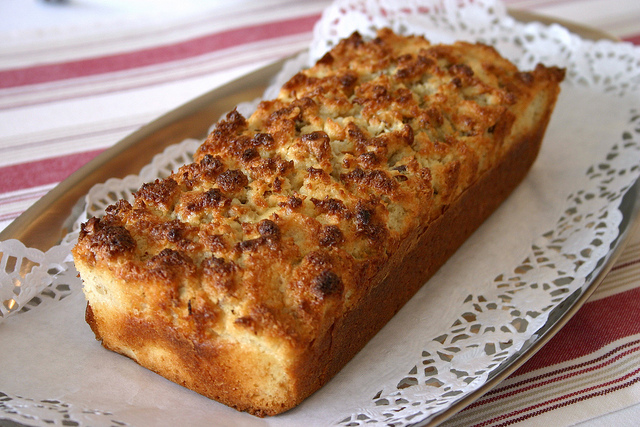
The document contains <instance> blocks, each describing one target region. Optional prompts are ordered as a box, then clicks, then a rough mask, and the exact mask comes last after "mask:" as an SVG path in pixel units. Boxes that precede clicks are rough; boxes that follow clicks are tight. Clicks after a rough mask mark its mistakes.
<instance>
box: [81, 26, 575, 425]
mask: <svg viewBox="0 0 640 427" xmlns="http://www.w3.org/2000/svg"><path fill="white" fill-rule="evenodd" d="M562 76H563V72H562V71H561V70H558V69H555V68H545V67H542V66H539V67H537V68H536V69H535V70H534V71H532V72H520V71H518V70H517V69H516V67H515V66H513V65H512V64H511V63H509V62H508V61H506V60H504V59H503V58H501V57H500V56H499V55H498V54H497V53H496V52H495V50H494V49H493V48H491V47H488V46H483V45H474V44H468V43H456V44H454V45H449V46H440V45H438V46H436V45H431V44H430V43H429V42H427V41H426V40H425V39H423V38H421V37H413V36H409V37H402V36H398V35H395V34H394V33H392V32H391V31H389V30H381V31H380V32H379V34H378V37H377V38H375V39H373V40H371V41H365V40H363V39H362V38H361V37H360V36H359V35H358V34H357V33H356V34H354V35H352V36H351V37H350V38H348V39H346V40H344V41H342V42H341V43H340V44H338V45H337V46H336V47H335V48H334V49H333V50H332V51H331V52H330V53H327V54H326V55H325V56H324V57H323V58H322V59H321V60H320V61H319V62H318V63H317V65H315V66H314V67H312V68H311V69H309V70H306V71H302V72H300V73H298V74H297V75H295V76H294V77H293V78H292V79H291V80H290V81H289V82H288V83H286V84H285V85H284V87H283V88H282V90H281V93H280V95H279V97H278V98H277V99H274V100H269V101H264V102H262V103H260V105H259V106H258V108H257V111H256V112H255V113H254V114H253V115H252V116H251V117H249V118H245V117H243V116H241V115H240V114H239V113H238V112H236V111H232V112H231V113H229V114H228V115H227V117H226V118H225V119H224V120H223V121H221V122H220V123H219V124H218V125H217V126H216V127H215V129H214V130H213V132H212V133H211V134H210V135H209V137H208V138H207V139H206V141H205V142H204V143H203V144H202V145H201V147H200V148H199V149H198V151H197V152H196V154H195V159H194V162H193V163H192V164H189V165H186V166H183V167H181V168H180V169H179V170H177V171H175V172H174V173H173V174H172V175H171V176H169V177H168V178H166V179H162V180H157V181H155V182H152V183H148V184H145V185H144V186H142V188H140V190H139V191H138V192H137V193H136V195H135V200H134V201H133V202H132V203H129V202H126V201H120V202H118V203H117V204H115V205H113V206H111V207H110V208H108V210H107V214H106V216H104V217H103V218H93V219H91V220H90V221H89V222H88V223H86V224H85V225H84V226H83V228H82V231H81V234H80V239H79V243H78V245H77V247H76V248H75V249H74V256H75V259H76V262H77V263H78V265H79V269H80V270H81V271H82V270H86V271H97V272H98V273H95V274H96V277H98V278H99V280H95V281H94V282H99V283H98V285H96V286H94V287H92V288H91V289H90V290H89V291H88V298H89V300H90V303H91V305H92V306H94V307H93V308H94V311H97V309H98V308H99V307H97V306H99V305H100V304H102V303H104V304H117V305H118V307H119V308H118V309H119V310H121V311H122V312H126V313H129V315H130V316H134V317H136V318H137V319H138V320H139V321H144V320H145V319H147V320H149V321H151V319H152V318H153V322H154V324H162V325H165V326H166V327H167V328H171V329H172V330H173V331H175V332H176V333H177V334H178V335H180V336H183V337H190V338H189V339H190V340H192V341H194V342H197V343H206V342H216V341H220V342H222V341H229V342H235V343H239V344H238V345H254V346H258V347H260V348H261V349H262V351H264V352H267V353H270V354H279V355H286V354H294V353H295V351H297V350H296V349H303V348H309V347H310V346H313V344H314V341H315V340H316V339H317V338H318V337H319V336H322V335H323V334H325V333H326V331H327V330H329V329H330V328H332V325H333V324H334V322H335V319H336V318H339V317H340V316H343V315H344V313H346V312H348V311H349V310H351V309H352V307H354V306H356V305H357V304H358V302H359V301H360V300H361V299H362V298H363V297H364V295H366V294H367V293H368V292H369V291H370V289H371V279H372V278H373V277H374V276H375V275H376V274H377V273H378V272H379V271H380V269H381V268H383V266H384V265H385V263H386V262H387V261H388V260H389V258H390V257H391V256H393V254H394V253H395V252H397V251H398V249H399V247H400V246H401V244H402V243H403V241H404V240H405V239H406V238H407V236H408V235H409V233H410V232H411V231H412V230H415V229H416V228H419V227H424V224H429V223H430V222H432V221H433V220H434V219H436V218H438V217H439V216H441V215H442V214H443V213H444V212H446V211H447V209H448V207H449V205H450V204H452V203H453V202H454V201H455V200H456V199H457V198H458V197H459V196H460V195H461V194H462V193H463V192H464V191H465V190H466V189H467V188H469V187H470V186H471V185H473V184H474V182H476V181H477V180H478V179H479V177H481V176H482V175H483V173H484V172H485V171H487V170H489V169H490V168H492V167H493V166H494V165H495V164H496V162H498V161H499V159H501V157H502V156H503V155H504V153H505V152H506V150H508V149H509V147H510V144H512V142H513V137H512V136H513V135H514V134H517V132H518V128H517V126H518V124H517V122H516V118H517V117H518V115H522V114H528V115H531V114H534V113H530V112H529V110H526V112H525V108H526V107H527V105H528V103H530V102H531V100H532V99H534V97H535V96H536V94H535V93H534V91H533V90H532V88H536V90H539V89H540V85H541V83H540V82H547V83H545V84H548V85H557V83H558V82H559V81H560V80H562ZM525 119H527V120H529V121H534V120H537V118H536V117H533V116H532V117H529V118H525ZM514 123H516V124H515V125H514ZM87 276H91V273H87ZM92 277H93V276H92ZM105 277H108V278H109V280H107V282H108V281H111V280H112V281H114V282H117V283H120V284H121V285H118V286H115V288H117V290H114V289H112V288H110V287H109V285H108V283H104V282H105V279H104V278H105ZM83 278H85V275H84V274H83ZM85 280H86V279H85ZM92 298H93V300H92ZM158 322H160V323H158ZM194 345H195V344H194ZM113 347H116V346H115V345H114V346H113ZM283 349H286V350H283ZM119 351H122V352H125V351H124V350H122V349H120V350H119ZM129 355H130V356H132V357H134V358H136V356H135V354H129ZM278 357H280V356H278ZM282 357H284V356H282ZM276 358H277V357H276ZM283 375H285V374H283ZM285 376H286V375H285ZM216 398H217V397H216ZM221 400H223V401H224V398H221ZM237 406H239V407H240V408H241V409H245V408H243V407H242V405H237ZM254 412H257V413H261V412H260V411H254Z"/></svg>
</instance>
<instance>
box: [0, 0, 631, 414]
mask: <svg viewBox="0 0 640 427" xmlns="http://www.w3.org/2000/svg"><path fill="white" fill-rule="evenodd" d="M175 4H176V3H175V2H170V1H167V0H156V1H153V2H152V1H146V0H141V1H138V2H130V1H126V0H109V1H107V0H103V1H100V0H68V1H57V2H56V1H48V2H47V1H36V0H3V1H1V2H0V17H1V18H0V230H2V229H3V228H5V227H6V226H7V225H8V224H9V223H10V222H11V221H12V220H13V219H15V218H16V217H17V216H19V215H20V214H21V213H22V212H23V211H24V210H26V209H27V208H28V207H29V206H30V205H32V204H33V203H34V202H35V201H37V200H38V199H39V198H40V197H42V196H43V195H44V194H46V193H47V192H48V191H50V190H51V189H52V188H53V187H54V186H55V185H56V184H57V183H58V182H60V181H62V180H64V179H65V178H66V177H68V176H69V175H70V174H71V173H72V172H73V171H75V170H77V169H78V168H79V167H81V166H82V165H83V164H85V163H86V162H88V161H89V160H90V159H92V158H93V157H95V156H96V155H97V154H99V153H100V152H102V151H103V150H105V149H106V148H108V147H110V146H112V145H113V144H114V143H116V142H117V141H119V140H120V139H121V138H123V137H124V136H126V135H127V134H129V133H131V132H132V131H134V130H136V129H137V128H139V127H140V126H142V125H144V124H145V123H148V122H149V121H151V120H153V119H154V118H156V117H158V116H160V115H161V114H163V113H165V112H167V111H170V110H171V109H173V108H175V107H177V106H179V105H181V104H183V103H184V102H186V101H188V100H190V99H192V98H194V97H196V96H197V95H199V94H201V93H204V92H206V91H208V90H210V89H212V88H214V87H217V86H221V85H223V84H225V83H226V82H228V81H230V80H232V79H233V78H235V77H238V76H241V75H243V74H245V73H247V72H249V71H251V70H253V69H257V68H258V67H260V66H262V65H264V64H267V63H269V62H271V61H274V60H276V59H279V58H282V57H284V56H287V55H289V54H291V53H293V52H296V51H298V50H300V49H302V48H304V47H305V46H307V45H308V43H309V41H310V40H311V37H312V28H313V25H314V23H315V22H316V21H317V20H318V19H319V17H320V14H321V13H322V10H323V9H324V8H325V7H326V6H327V5H329V4H330V2H329V1H325V0H322V1H293V0H263V1H261V2H250V1H248V0H236V1H234V2H223V1H206V0H190V1H183V2H181V3H180V5H181V7H180V8H177V9H176V7H175ZM505 4H506V5H507V6H508V7H510V8H514V9H522V10H528V11H532V12H536V13H539V14H543V15H546V16H549V17H551V18H556V19H561V20H565V21H571V22H575V23H578V24H582V25H585V26H588V27H592V28H595V29H598V30H601V31H604V32H606V33H608V34H610V35H612V36H615V37H617V38H619V39H622V40H625V41H629V42H631V43H634V44H636V45H640V1H637V0H615V1H610V0H541V1H537V0H509V1H506V2H505ZM247 30H250V31H247ZM247 34H251V37H247V36H246V35H247ZM636 230H638V227H636ZM629 319H630V321H629ZM638 319H640V232H638V231H636V232H635V234H633V235H632V237H631V239H630V243H629V244H628V245H627V247H626V249H625V251H624V252H623V254H622V255H621V257H620V258H619V259H618V261H617V263H616V264H615V266H614V267H613V269H612V270H611V272H610V273H609V274H608V276H607V277H606V279H605V280H604V282H603V283H602V284H601V285H600V286H599V288H598V289H597V290H596V292H595V293H594V295H593V296H592V297H591V298H590V300H589V301H588V302H587V303H586V304H585V305H584V306H583V307H582V308H581V309H580V310H579V312H578V313H577V314H576V316H575V317H574V318H573V319H571V320H570V321H569V323H568V324H567V325H566V326H565V327H564V328H563V329H562V330H561V331H560V333H558V334H557V335H556V336H555V337H554V338H553V339H552V340H551V341H550V342H549V343H548V344H547V345H546V346H545V347H543V349H542V350H541V351H540V352H539V353H537V354H536V355H535V356H534V357H533V358H532V359H531V360H530V361H529V362H527V364H525V365H524V366H523V367H522V368H521V369H520V370H518V371H517V372H516V373H515V374H513V375H512V376H511V377H510V378H509V379H507V380H506V381H505V382H504V383H502V384H500V385H499V386H498V387H497V388H496V389H495V390H496V391H495V392H494V394H492V397H491V398H483V399H481V400H480V401H479V402H477V403H476V404H475V405H474V406H473V407H472V408H469V409H468V410H467V411H465V418H454V419H452V420H450V421H448V422H447V424H450V425H471V424H479V425H502V424H517V425H543V424H545V423H551V424H552V425H574V424H581V423H584V424H585V425H589V426H600V425H602V426H605V425H614V423H615V424H617V425H619V426H620V425H621V426H625V425H638V423H640V421H638V420H640V370H639V369H638V366H640V320H638ZM623 324H624V325H626V326H624V327H621V325H623ZM605 368H606V369H605ZM596 372H597V373H598V375H595V374H594V373H596ZM560 384H561V385H562V387H559V385H560ZM1 418H2V416H1V415H0V421H1Z"/></svg>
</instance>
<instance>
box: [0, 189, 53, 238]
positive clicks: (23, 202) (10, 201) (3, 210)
mask: <svg viewBox="0 0 640 427" xmlns="http://www.w3.org/2000/svg"><path fill="white" fill-rule="evenodd" d="M56 184H57V183H53V184H47V185H41V186H37V187H32V188H26V189H23V190H18V191H12V192H10V193H4V194H0V231H2V230H3V229H4V228H5V227H6V226H7V225H9V224H10V223H11V221H13V220H14V219H15V218H17V217H18V216H19V215H20V214H21V213H22V212H24V211H25V210H27V209H28V208H29V206H31V205H32V204H33V203H35V202H36V201H37V200H38V199H40V198H41V197H42V196H44V195H45V194H47V193H48V192H49V191H51V189H53V187H55V186H56Z"/></svg>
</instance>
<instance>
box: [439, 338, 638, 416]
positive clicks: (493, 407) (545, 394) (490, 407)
mask: <svg viewBox="0 0 640 427" xmlns="http://www.w3.org/2000/svg"><path fill="white" fill-rule="evenodd" d="M638 339H640V335H633V336H629V337H625V338H624V339H621V340H618V341H616V342H615V343H612V344H610V345H608V346H605V347H603V348H602V349H600V350H599V351H597V352H595V353H592V354H589V355H587V356H584V357H581V358H578V359H575V360H572V361H568V362H564V363H560V364H557V365H553V366H552V367H548V368H544V369H539V370H536V371H533V372H529V373H527V374H525V375H520V376H517V377H512V378H509V379H507V380H506V381H504V382H503V383H501V384H500V386H499V387H500V388H502V387H507V386H509V385H511V384H517V383H520V382H522V381H525V380H529V379H533V378H536V377H538V376H540V375H543V374H545V373H549V372H554V371H559V370H562V369H568V371H567V372H559V373H556V374H555V375H553V376H550V377H545V378H541V379H539V380H536V381H533V382H531V383H526V384H522V385H520V386H519V387H517V388H515V389H509V390H505V391H504V392H503V394H502V396H503V397H502V398H500V400H497V401H495V402H492V403H489V404H485V405H482V406H479V407H475V408H472V409H470V410H467V411H464V412H461V413H460V414H458V415H457V416H455V417H454V418H452V419H451V420H449V421H448V422H446V423H445V424H443V425H445V426H467V425H472V424H478V423H481V422H483V421H486V420H489V419H492V418H496V417H500V416H502V415H505V414H509V413H510V412H512V411H518V410H521V409H523V408H527V407H531V406H534V405H541V406H539V407H536V408H534V409H531V410H529V411H528V412H522V413H519V414H516V415H513V416H510V417H507V418H504V419H501V420H499V421H498V422H496V424H499V423H503V422H507V421H510V420H511V421H513V420H515V419H517V418H519V417H522V416H524V415H526V414H527V413H529V414H531V413H535V412H536V411H539V410H542V409H544V408H548V407H552V406H555V405H558V404H561V403H563V402H565V403H566V402H568V401H570V400H572V399H575V398H579V397H580V396H586V395H589V394H591V393H593V392H595V391H596V390H586V389H587V388H590V387H594V386H598V385H601V384H605V383H608V382H610V381H614V380H616V379H620V378H622V377H624V376H625V375H627V374H628V373H630V372H633V371H634V370H636V369H637V368H638V366H640V345H638V344H635V345H632V346H630V347H628V348H620V347H623V346H625V345H626V344H629V343H631V342H634V341H637V340H638ZM618 348H619V350H618V351H614V350H616V349H618ZM609 352H613V353H612V354H611V355H609V356H607V357H606V358H604V359H603V360H602V361H598V362H597V363H595V364H592V365H588V366H586V367H584V368H576V366H577V365H579V364H582V363H586V362H589V361H593V360H595V359H598V358H599V357H603V356H604V355H606V354H607V353H609ZM625 352H628V354H624V353H625ZM616 358H618V359H617V360H615V359H616ZM610 361H613V363H611V364H609V365H606V366H603V367H601V368H599V369H596V370H594V371H590V372H585V373H581V374H578V375H576V376H574V377H570V378H563V379H561V380H559V381H556V382H551V383H547V384H543V383H545V382H547V381H550V380H553V379H560V378H562V377H563V376H564V375H567V374H569V373H572V372H577V371H580V370H582V369H588V368H589V367H593V366H598V365H600V364H603V363H607V362H610ZM624 382H626V381H620V382H619V383H616V384H622V383H624ZM532 386H535V387H534V388H533V389H531V390H526V391H521V392H519V393H517V394H515V395H511V396H509V395H508V394H509V393H514V392H516V391H518V390H522V389H524V388H527V387H532ZM613 386H615V384H614V385H610V386H606V387H603V388H602V389H603V390H604V389H607V388H610V387H613ZM620 392H621V393H624V390H620ZM571 393H576V394H575V395H573V396H570V397H565V398H563V399H562V400H558V401H554V402H549V400H552V399H557V398H559V397H560V396H565V395H568V394H571ZM499 396H500V395H498V396H495V395H490V396H486V397H485V398H494V397H499ZM485 398H481V399H480V401H482V400H483V399H485ZM595 406H596V405H593V404H592V405H590V407H591V408H592V409H595V408H594V407H595ZM551 412H555V410H553V411H551ZM606 412H609V411H608V410H602V413H606ZM591 416H594V414H591ZM533 418H537V417H533Z"/></svg>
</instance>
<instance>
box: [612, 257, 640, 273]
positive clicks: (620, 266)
mask: <svg viewBox="0 0 640 427" xmlns="http://www.w3.org/2000/svg"><path fill="white" fill-rule="evenodd" d="M638 263H640V259H635V260H633V261H629V262H625V263H623V264H617V265H615V266H613V268H612V269H611V271H615V270H620V269H622V268H626V267H631V266H632V265H636V264H638Z"/></svg>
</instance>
